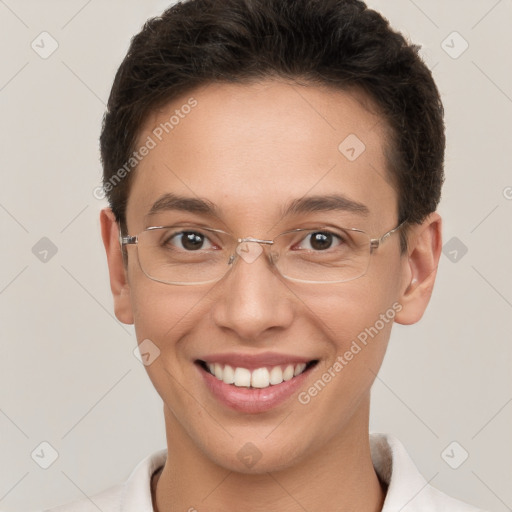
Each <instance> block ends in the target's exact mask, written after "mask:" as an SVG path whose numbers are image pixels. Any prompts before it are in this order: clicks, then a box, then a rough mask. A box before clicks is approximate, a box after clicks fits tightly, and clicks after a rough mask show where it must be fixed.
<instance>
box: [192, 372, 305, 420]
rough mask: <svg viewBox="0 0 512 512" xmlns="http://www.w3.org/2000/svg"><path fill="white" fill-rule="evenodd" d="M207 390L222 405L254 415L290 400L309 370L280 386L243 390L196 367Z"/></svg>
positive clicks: (243, 388)
mask: <svg viewBox="0 0 512 512" xmlns="http://www.w3.org/2000/svg"><path fill="white" fill-rule="evenodd" d="M197 367H198V369H199V371H200V373H201V375H202V376H203V379H204V381H205V383H206V386H207V387H208V389H209V390H210V391H211V392H212V394H213V395H214V396H215V397H216V398H217V399H218V400H219V401H220V402H221V403H222V404H224V405H227V406H228V407H230V408H231V409H234V410H236V411H239V412H244V413H250V414H256V413H260V412H265V411H269V410H270V409H273V408H274V407H277V406H278V405H280V404H281V403H283V402H284V401H285V400H287V399H288V398H290V397H291V396H292V395H293V394H294V393H295V392H296V391H297V390H298V389H299V388H300V387H301V385H303V384H304V380H305V379H306V378H307V376H308V374H309V372H310V370H311V369H312V368H313V367H311V368H308V369H307V370H306V371H304V372H302V373H301V374H300V375H297V377H293V378H292V379H290V380H287V381H283V382H281V384H276V385H271V386H269V387H268V388H263V389H259V388H245V387H237V386H235V385H233V384H226V383H225V382H223V381H221V380H219V379H217V377H215V376H214V375H212V374H211V373H210V372H207V371H206V370H205V369H204V368H203V367H202V366H201V365H197Z"/></svg>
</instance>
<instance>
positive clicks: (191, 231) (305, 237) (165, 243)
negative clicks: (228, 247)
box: [163, 230, 346, 252]
mask: <svg viewBox="0 0 512 512" xmlns="http://www.w3.org/2000/svg"><path fill="white" fill-rule="evenodd" d="M319 233H321V234H324V235H331V236H332V237H333V238H336V239H337V240H338V241H339V242H340V243H342V244H343V243H346V240H344V239H343V238H342V236H341V235H339V234H336V233H333V232H332V231H327V230H317V231H315V230H310V231H309V233H307V234H306V235H305V236H304V237H303V238H302V239H301V240H300V241H299V242H298V243H302V242H304V241H305V240H307V239H308V237H311V236H312V235H314V234H319ZM185 234H193V235H199V236H201V237H203V239H204V240H210V238H209V237H208V236H207V235H206V234H204V233H202V232H201V231H193V230H190V231H179V232H177V233H172V234H171V235H169V236H167V237H165V239H164V241H163V245H167V244H168V243H170V241H171V240H172V239H173V238H176V237H178V236H180V235H181V236H183V235H185ZM210 243H212V242H211V241H210ZM214 245H215V244H214ZM294 245H297V244H294ZM201 249H203V248H201ZM329 249H331V247H329ZM184 250H186V249H184ZM307 250H311V249H307ZM327 250H328V249H327ZM313 251H314V249H313ZM186 252H193V251H186ZM314 252H325V251H321V250H319V251H314Z"/></svg>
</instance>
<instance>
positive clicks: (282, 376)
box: [207, 363, 306, 388]
mask: <svg viewBox="0 0 512 512" xmlns="http://www.w3.org/2000/svg"><path fill="white" fill-rule="evenodd" d="M207 366H208V369H209V370H210V373H211V374H212V375H215V377H217V379H219V380H222V381H223V382H225V383H226V384H234V385H235V386H238V387H247V388H248V387H253V388H268V387H269V386H270V385H271V384H272V385H276V384H281V382H283V381H286V380H290V379H292V378H293V377H296V376H297V375H300V374H301V373H302V372H303V371H304V369H305V368H306V363H299V364H296V365H293V364H288V365H286V366H285V367H284V370H283V369H282V368H281V367H280V366H273V367H272V368H271V369H270V370H269V369H268V368H266V367H263V368H257V369H256V370H253V371H252V372H251V370H248V369H247V368H233V367H232V366H229V364H226V365H223V364H219V363H207Z"/></svg>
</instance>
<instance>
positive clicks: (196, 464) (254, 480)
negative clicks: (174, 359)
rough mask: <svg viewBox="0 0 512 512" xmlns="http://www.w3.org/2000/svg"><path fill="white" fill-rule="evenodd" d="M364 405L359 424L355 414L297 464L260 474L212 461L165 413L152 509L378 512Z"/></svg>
mask: <svg viewBox="0 0 512 512" xmlns="http://www.w3.org/2000/svg"><path fill="white" fill-rule="evenodd" d="M366 405H367V407H365V409H366V411H362V412H363V413H364V414H362V419H363V421H362V424H363V425H361V420H360V419H359V418H354V420H355V421H352V423H355V424H356V425H357V424H359V425H358V428H357V429H354V428H352V427H353V425H347V426H346V428H343V429H342V430H340V432H339V433H338V434H337V435H336V436H335V437H334V438H332V439H331V440H330V441H328V442H327V443H325V444H324V445H323V447H322V449H321V450H319V451H316V452H315V453H314V454H313V455H310V456H307V457H304V458H303V459H302V460H301V462H300V463H299V464H295V465H293V466H289V467H286V468H285V469H280V470H278V471H271V472H265V473H260V474H245V473H237V472H233V471H230V470H228V469H226V468H223V467H222V466H220V465H218V464H216V463H215V462H214V461H212V460H211V459H209V458H207V457H206V456H205V453H204V451H201V450H200V449H199V448H198V447H197V446H196V445H195V444H194V443H193V442H192V440H191V439H190V438H189V437H188V436H187V435H186V432H184V431H183V429H182V427H181V425H180V424H179V423H178V422H176V420H175V418H174V416H173V415H172V414H168V413H169V411H165V412H166V430H167V449H168V458H167V461H166V464H165V466H164V468H163V469H162V471H161V472H160V473H159V474H158V475H156V478H155V479H153V484H154V485H153V486H154V488H155V492H154V495H153V503H154V507H155V511H156V512H170V511H172V510H186V511H189V510H190V511H208V512H221V511H222V512H235V511H237V510H245V511H247V512H265V511H267V510H269V509H272V510H280V511H282V512H299V511H300V512H303V511H304V510H332V509H333V507H334V508H335V509H336V510H337V511H339V512H349V511H350V512H352V511H354V510H365V511H368V512H379V511H381V510H382V506H383V502H384V498H385V489H384V488H383V487H382V485H381V483H380V481H379V479H378V477H377V474H376V473H375V470H374V468H373V464H372V460H371V456H370V444H369V436H368V414H369V404H366ZM361 426H363V428H361ZM153 486H152V487H153Z"/></svg>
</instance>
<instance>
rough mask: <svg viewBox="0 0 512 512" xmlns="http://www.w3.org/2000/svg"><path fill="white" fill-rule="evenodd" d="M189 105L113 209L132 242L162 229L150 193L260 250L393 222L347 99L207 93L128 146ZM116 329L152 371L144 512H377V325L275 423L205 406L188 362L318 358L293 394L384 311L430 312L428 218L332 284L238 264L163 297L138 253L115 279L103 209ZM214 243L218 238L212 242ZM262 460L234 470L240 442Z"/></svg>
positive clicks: (252, 87) (436, 236) (371, 120)
mask: <svg viewBox="0 0 512 512" xmlns="http://www.w3.org/2000/svg"><path fill="white" fill-rule="evenodd" d="M191 96H193V97H194V98H195V99H196V100H197V102H198V104H197V106H196V107H194V108H193V109H192V111H191V112H190V113H189V114H188V115H187V116H186V117H185V118H184V119H181V120H180V123H179V125H178V126H176V127H175V128H174V130H173V131H172V132H170V133H169V134H167V135H166V136H165V137H164V138H163V140H162V141H161V142H160V143H159V144H158V145H157V147H155V148H154V149H152V150H151V151H150V153H149V154H148V155H147V156H146V157H145V158H144V159H143V160H142V161H141V162H140V164H139V166H138V168H137V170H136V171H135V174H134V176H133V178H134V181H133V183H132V187H131V190H130V195H129V199H128V204H127V224H128V230H129V234H131V235H135V234H137V233H139V232H141V231H142V230H143V229H144V228H146V227H148V226H150V225H159V223H160V222H162V221H163V220H164V219H165V218H166V217H165V215H166V214H162V215H157V216H155V217H152V218H145V215H146V214H147V212H148V210H149V208H150V207H151V205H152V204H153V203H154V202H155V201H156V200H157V199H158V198H159V197H160V195H161V194H162V193H164V192H173V193H177V194H182V195H187V196H190V197H201V198H206V199H208V200H210V201H211V202H213V203H215V205H216V206H217V207H218V209H219V212H220V216H219V217H218V218H216V219H209V218H204V217H202V216H201V215H199V214H193V213H180V214H179V215H180V219H181V220H183V221H188V222H197V223H198V224H201V223H206V224H207V225H209V226H211V227H214V228H219V229H224V230H229V231H231V232H232V233H234V234H236V235H237V236H253V237H258V238H264V239H269V238H273V237H274V236H275V235H277V234H279V233H281V232H283V231H285V230H287V229H292V228H296V227H302V224H304V222H305V221H306V220H307V221H314V222H315V223H316V222H318V224H322V223H324V222H329V220H330V219H331V220H332V219H333V215H334V219H335V221H336V222H337V223H338V224H339V225H343V226H346V227H356V228H360V229H363V230H365V231H366V232H367V233H369V234H370V235H371V236H372V237H379V236H381V235H382V234H384V233H385V232H387V231H388V230H390V229H392V228H394V227H395V226H396V225H397V224H398V215H397V200H398V198H397V195H396V191H395V190H394V188H393V187H392V186H391V185H390V180H389V179H383V178H386V177H387V176H389V175H388V173H387V169H386V160H385V157H384V147H385V144H386V135H385V131H384V122H383V120H382V119H381V118H380V117H379V116H378V115H376V114H374V113H372V112H371V111H370V110H369V109H368V108H366V106H368V105H369V103H368V101H367V99H366V98H365V97H364V96H363V95H362V93H358V92H355V91H354V92H351V93H348V92H345V91H334V90H331V89H328V88H325V87H320V86H318V85H314V86H299V85H293V84H291V83H285V82H284V81H276V80H272V81H271V80H266V81H263V82H260V83H258V84H256V83H254V84H243V85H240V84H210V85H208V86H207V87H201V88H198V89H196V90H194V91H192V92H190V93H189V94H187V95H184V96H183V97H182V98H180V99H178V100H175V101H173V102H171V103H170V104H169V105H167V106H166V107H165V108H162V109H160V110H159V111H157V112H155V113H153V115H151V116H150V118H149V119H148V120H147V123H146V124H145V125H144V126H143V127H142V128H141V132H140V138H139V141H140V142H141V143H143V141H145V140H146V138H147V136H148V135H151V131H152V130H153V129H154V127H155V126H158V124H159V123H161V122H164V121H165V120H168V119H169V117H170V115H172V113H173V112H174V110H176V109H177V108H180V106H181V105H183V104H184V103H186V101H187V99H188V98H189V97H191ZM349 134H356V135H357V136H358V138H359V139H360V140H362V141H363V142H364V144H365V146H366V150H365V151H364V152H363V153H362V154H361V155H360V156H359V157H358V158H357V159H356V160H354V161H353V162H351V161H349V160H348V159H347V158H346V157H345V156H344V155H343V154H341V152H340V151H339V150H338V146H339V144H340V142H341V141H342V140H343V139H345V137H347V135H349ZM332 193H339V194H343V195H345V196H346V197H348V198H350V199H352V200H355V201H358V202H361V203H363V204H365V205H366V206H367V207H368V209H369V213H368V215H366V216H363V215H360V214H357V213H354V212H317V213H309V214H306V215H304V214H303V215H301V216H296V217H290V218H282V217H281V215H280V208H281V207H282V206H283V205H284V204H287V203H288V202H289V201H291V200H292V199H296V198H301V197H303V196H304V195H329V194H332ZM101 227H102V236H103V241H104V245H105V249H106V254H107V259H108V265H109V271H110V284H111V289H112V293H113V297H114V305H115V314H116V316H117V318H118V319H119V320H120V321H121V322H124V323H126V324H132V323H134V324H135V330H136V335H137V340H138V342H139V343H140V342H141V341H142V340H144V339H147V338H149V339H150V340H151V341H152V342H153V343H155V344H156V345H157V346H158V348H159V349H160V351H161V352H160V357H158V358H157V359H155V361H154V362H153V363H152V364H150V365H149V366H147V367H146V369H147V372H148V375H149V378H150V379H151V381H152V382H153V384H154V386H155V388H156V390H157V392H158V393H159V394H160V396H161V397H162V400H163V408H164V416H165V424H166V433H167V448H168V453H169V454H170V455H169V457H168V458H167V462H166V464H165V466H164V468H163V470H162V472H161V473H160V474H159V475H157V476H158V479H156V478H155V479H154V483H155V484H156V485H155V487H156V490H155V493H154V504H155V508H156V510H159V511H171V510H172V511H174V510H180V511H185V510H189V509H191V508H192V507H193V508H192V510H193V509H195V510H197V511H208V512H217V511H219V512H220V511H224V512H225V511H237V510H247V511H251V512H257V511H267V510H269V509H272V510H280V511H283V512H288V511H299V510H300V511H302V510H304V509H305V510H309V511H317V510H324V511H331V510H336V511H338V512H339V511H347V512H348V511H354V510H365V511H375V512H376V511H379V510H381V508H382V505H383V501H384V497H385V489H383V488H382V487H381V485H380V483H379V480H378V478H377V475H376V473H375V470H374V468H373V465H372V462H371V458H370V447H369V437H368V423H369V406H370V388H371V385H372V383H373V381H374V379H375V375H376V373H377V372H378V370H379V368H380V366H381V363H382V360H383V357H384V354H385V351H386V347H387V343H388V340H389V336H390V332H391V326H392V322H389V323H388V324H386V325H385V327H384V328H383V329H382V330H381V331H380V332H379V334H378V335H377V336H375V338H373V339H372V340H371V342H370V343H368V345H367V346H366V347H365V348H364V350H362V351H361V352H360V353H358V354H357V356H355V357H354V358H353V360H352V361H350V362H349V364H347V366H346V367H344V368H343V370H342V371H341V372H339V374H338V375H337V376H336V378H334V379H332V380H331V382H330V383H329V384H328V385H327V386H325V388H324V389H323V390H322V391H321V393H319V394H318V395H317V396H316V397H314V398H312V399H311V401H310V402H309V403H308V404H306V405H304V404H301V403H300V402H299V401H298V400H297V396H296V395H294V396H292V397H291V398H290V399H289V400H287V401H286V402H284V403H283V404H281V405H279V406H278V407H276V408H275V409H272V410H270V411H267V412H264V413H258V414H245V413H239V412H236V411H233V410H231V409H228V408H227V407H226V406H224V405H222V404H221V403H220V402H218V401H217V399H216V398H215V397H213V396H212V395H211V393H210V392H209V390H208V389H207V388H206V386H205V385H204V383H203V380H202V378H200V374H199V372H198V368H197V366H196V365H195V364H194V361H195V360H196V359H197V358H198V357H199V356H200V355H204V354H213V353H220V352H238V353H244V354H259V353H262V352H265V351H275V352H281V353H286V354H295V355H297V356H304V357H307V358H308V359H318V360H319V363H318V364H317V365H316V367H315V368H313V369H312V370H311V371H310V372H309V375H308V377H307V380H306V383H305V384H304V386H303V387H302V388H301V391H303V390H307V389H308V388H309V387H310V386H311V385H312V384H313V383H314V382H315V381H316V380H317V379H319V378H320V377H321V375H322V374H323V373H324V372H326V371H327V369H328V368H330V367H331V366H332V365H333V363H334V361H335V360H336V358H337V356H339V355H342V354H344V353H345V352H346V351H347V350H348V348H349V347H350V344H351V342H352V341H353V340H354V339H356V338H357V335H358V334H359V333H360V332H361V331H364V329H365V328H367V327H369V326H373V325H374V324H375V322H376V321H377V320H378V319H379V315H380V314H382V313H385V312H386V311H387V310H389V309H390V308H391V307H392V304H394V303H399V304H400V305H401V307H402V309H401V311H400V312H399V313H397V314H396V317H395V321H396V322H399V323H401V324H412V323H415V322H417V321H418V320H419V319H420V318H421V316H422V315H423V312H424V310H425V308H426V306H427V304H428V302H429V300H430V296H431V293H432V288H433V285H434V281H435V276H436V269H437V265H438V261H439V256H440V251H441V219H440V217H439V215H438V214H437V213H433V214H431V215H430V216H429V217H428V218H427V219H426V220H425V221H424V222H423V223H422V224H421V225H414V226H412V227H411V228H410V230H409V232H408V240H409V246H408V250H407V252H406V253H405V254H401V253H400V249H399V236H398V235H397V234H394V235H392V236H391V237H390V238H389V239H387V240H386V242H385V243H384V244H383V245H382V246H381V247H380V248H379V249H378V250H377V251H376V252H375V253H374V254H373V255H372V259H371V264H370V266H369V269H368V271H367V273H366V274H365V275H364V276H363V277H361V278H359V279H356V280H353V281H350V282H346V283H335V284H321V285H318V284H317V285H315V284H304V283H294V282H292V281H289V280H286V279H284V278H282V277H281V276H279V275H278V274H277V273H276V272H274V271H273V270H272V268H271V267H270V266H269V264H268V263H267V260H266V259H265V257H264V255H262V256H261V257H259V258H258V259H257V260H256V261H254V262H253V263H246V262H245V261H243V260H242V259H239V260H238V261H237V263H236V265H235V267H234V268H233V269H232V271H231V272H230V273H228V274H227V275H226V276H225V277H224V278H223V279H222V280H220V281H218V282H217V283H214V284H206V285H195V286H176V285H166V284H162V283H158V282H155V281H152V280H150V279H148V278H147V277H146V276H145V275H144V274H143V273H142V271H141V270H140V268H139V266H138V263H137V257H136V248H135V247H133V246H131V247H128V253H129V257H128V266H127V268H124V266H123V262H122V258H121V252H120V248H119V242H118V236H119V231H118V226H117V224H116V222H115V220H114V217H113V214H112V212H111V211H110V210H109V209H108V208H107V209H104V210H103V211H102V212H101ZM226 228H229V229H226ZM247 442H251V443H253V444H254V445H255V446H256V447H257V448H258V450H259V451H260V452H261V454H262V457H261V459H260V460H259V461H258V462H257V463H256V464H255V465H254V466H253V467H252V468H248V467H247V466H245V465H244V464H243V463H242V462H241V461H240V460H239V458H238V457H237V453H238V451H239V450H240V449H241V448H242V447H243V446H244V445H245V444H246V443H247Z"/></svg>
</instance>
